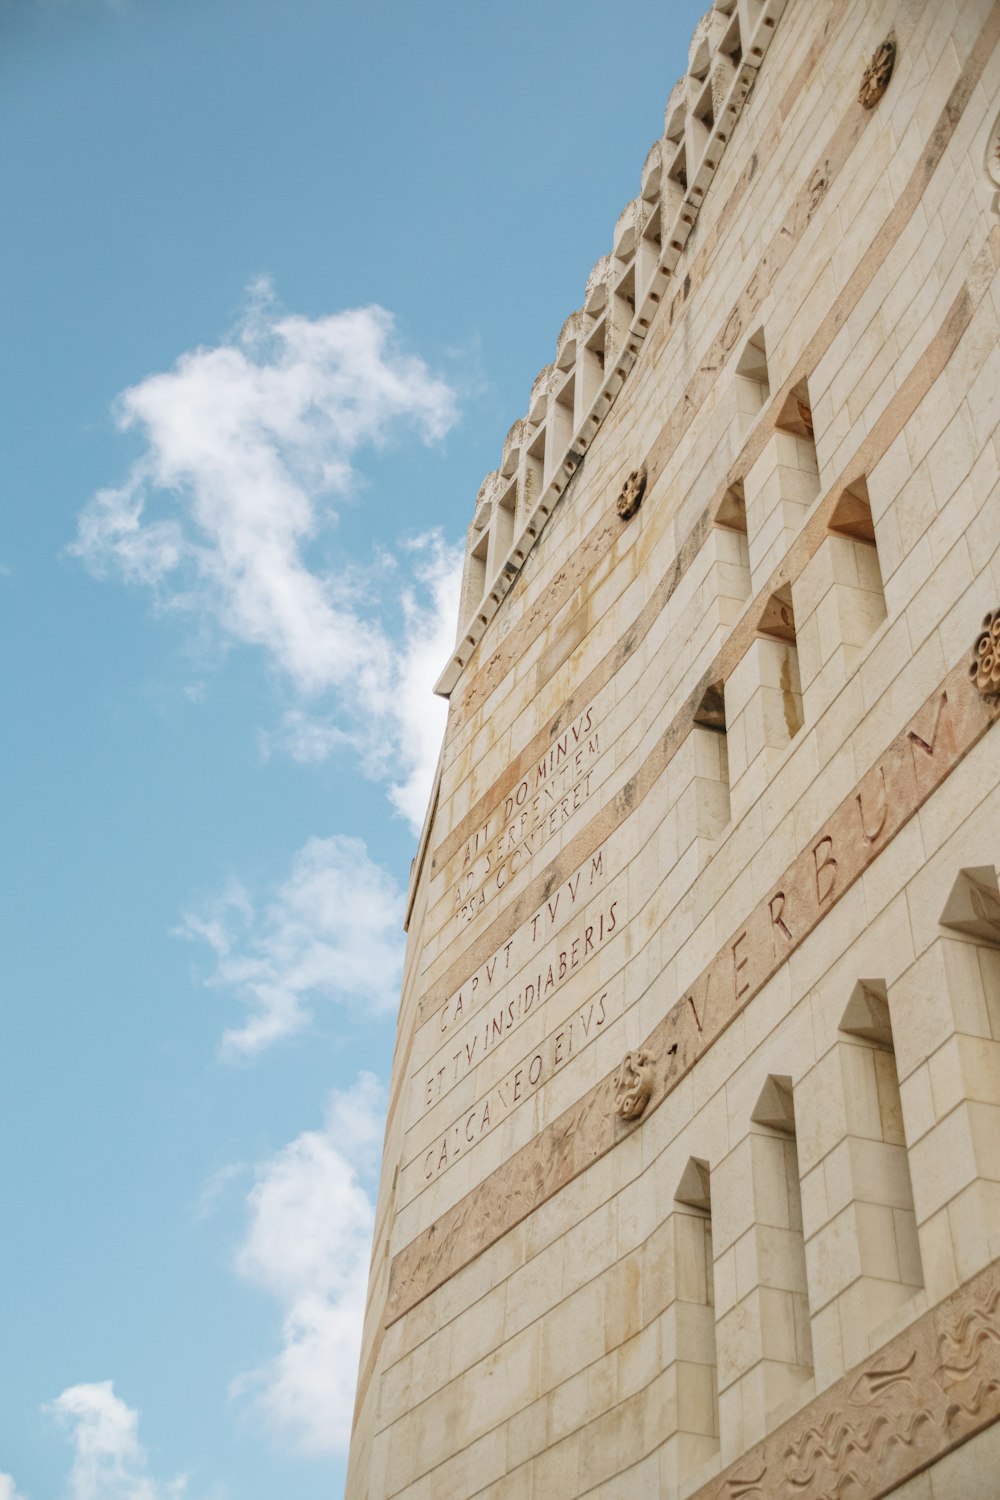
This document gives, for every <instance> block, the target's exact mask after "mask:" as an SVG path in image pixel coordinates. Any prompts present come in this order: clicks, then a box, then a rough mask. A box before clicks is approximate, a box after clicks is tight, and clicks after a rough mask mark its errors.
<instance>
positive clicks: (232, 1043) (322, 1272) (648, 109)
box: [0, 0, 699, 1500]
mask: <svg viewBox="0 0 1000 1500" xmlns="http://www.w3.org/2000/svg"><path fill="white" fill-rule="evenodd" d="M698 13H699V6H698V5H689V4H681V3H671V4H663V3H659V4H654V3H646V0H619V4H618V5H617V6H616V7H614V8H611V7H609V6H607V5H606V4H604V3H601V4H597V3H592V0H572V3H571V0H536V3H535V4H528V3H524V0H508V3H505V4H500V5H485V4H482V3H472V4H470V3H468V0H465V3H464V4H460V3H458V0H455V3H451V0H447V3H446V0H423V3H422V4H420V5H412V4H405V5H404V4H403V3H401V0H369V3H367V4H365V5H361V4H353V3H351V4H347V3H338V0H120V3H110V0H0V59H2V60H0V72H2V78H0V153H2V170H3V179H4V201H5V208H6V212H5V215H4V219H5V223H4V233H3V235H2V236H0V271H2V275H0V287H2V290H0V298H2V339H0V372H2V373H0V378H2V383H3V392H2V397H3V399H2V403H0V412H2V416H0V421H2V423H3V443H2V446H0V630H2V634H3V640H4V642H5V650H4V651H3V653H2V656H0V690H2V702H3V708H4V714H3V737H2V747H3V778H2V785H3V788H4V798H3V803H4V819H3V826H4V831H5V838H4V841H3V855H4V857H3V861H2V865H3V875H2V879H3V891H2V896H3V910H4V914H5V917H6V921H5V923H4V936H3V942H2V944H0V997H2V1016H3V1028H2V1033H0V1035H2V1044H0V1111H2V1116H0V1204H2V1208H0V1214H2V1220H0V1222H2V1231H3V1232H2V1237H0V1268H2V1275H0V1328H2V1331H3V1332H2V1339H0V1347H2V1354H0V1500H15V1497H16V1500H22V1497H23V1500H62V1497H68V1500H167V1497H170V1500H178V1497H181V1496H183V1497H184V1500H274V1497H275V1496H276V1495H279V1496H282V1497H284V1496H288V1497H296V1500H318V1497H320V1496H322V1497H324V1500H329V1497H330V1496H333V1495H337V1494H339V1493H340V1491H341V1487H342V1483H343V1471H344V1442H345V1431H346V1426H347V1424H348V1423H349V1415H350V1402H351V1390H352V1387H353V1381H354V1373H355V1370H354V1361H355V1357H356V1356H355V1345H354V1341H355V1340H356V1337H357V1319H356V1308H357V1305H358V1302H359V1299H360V1297H361V1295H362V1291H363V1284H364V1275H365V1267H366V1261H367V1238H368V1235H369V1232H370V1223H371V1215H372V1194H373V1189H374V1184H375V1181H376V1172H377V1159H378V1150H379V1146H380V1143H381V1133H382V1121H381V1111H382V1109H383V1101H384V1090H385V1086H386V1083H387V1080H388V1076H389V1067H390V1060H391V1052H392V1042H393V1026H394V1017H393V1008H394V1001H395V986H396V981H397V976H398V972H399V965H400V962H401V954H402V934H401V932H400V919H401V910H402V901H403V892H404V889H405V883H406V878H407V872H408V867H409V861H410V858H411V856H412V853H413V850H414V843H415V831H414V825H415V823H417V824H418V823H419V820H420V813H421V809H422V801H423V798H424V797H425V795H426V789H427V784H428V777H429V773H430V770H431V769H432V768H433V761H434V758H435V755H436V746H437V738H438V737H439V735H440V732H441V727H442V719H441V717H440V713H437V714H435V710H434V703H433V701H432V700H431V699H430V698H429V696H428V689H429V684H430V682H431V681H433V679H434V677H435V676H436V675H437V671H438V670H439V669H440V667H441V666H443V664H444V661H445V657H446V655H447V650H448V645H449V643H450V636H451V634H452V627H453V616H452V611H453V608H454V584H455V560H456V555H457V549H458V547H459V546H460V543H461V540H462V537H463V534H464V530H465V527H466V525H467V524H468V521H469V519H470V517H471V510H472V504H473V500H474V496H475V493H476V490H477V488H478V486H479V483H480V481H481V480H482V478H483V476H484V474H485V473H486V472H487V471H488V470H489V469H491V468H492V467H493V466H494V465H495V463H496V462H497V459H498V457H499V452H500V445H501V442H502V439H503V435H504V433H505V432H506V430H507V428H508V426H509V425H510V423H511V422H512V421H513V420H514V419H515V418H516V417H518V416H520V415H522V414H523V411H524V409H525V406H526V403H527V398H528V393H529V390H530V386H531V382H532V380H533V378H534V376H535V374H536V373H537V371H538V370H539V369H540V368H541V367H542V366H543V365H544V364H545V363H547V362H548V360H549V359H550V358H551V357H552V353H553V351H554V347H555V338H556V335H557V333H558V331H559V328H560V326H561V324H562V322H563V320H564V318H565V317H566V316H567V315H568V313H569V312H571V311H572V310H573V309H574V308H575V307H577V306H578V305H579V303H580V301H581V300H582V293H583V287H584V283H585V280H586V276H587V273H588V271H589V270H590V268H591V266H592V265H593V263H594V261H595V260H597V259H598V257H599V256H600V255H602V254H604V253H605V252H606V251H607V249H608V248H609V247H610V239H611V232H612V228H613V226H614V222H615V219H616V218H617V215H618V213H619V211H620V210H621V208H622V207H623V206H624V204H625V203H626V201H627V200H628V199H629V198H630V197H631V196H633V194H634V193H635V192H636V191H637V189H638V184H639V174H640V170H641V167H642V162H643V159H644V157H645V154H646V151H647V149H648V147H649V146H650V144H651V143H652V141H653V140H654V139H655V138H656V136H657V135H658V134H659V133H660V131H661V129H662V108H663V104H664V102H665V100H666V98H667V95H668V94H669V91H670V88H671V86H672V84H673V81H674V79H675V78H676V77H677V76H679V74H680V73H681V72H682V70H683V67H684V65H685V62H686V55H687V46H688V41H689V38H690V36H691V33H692V31H693V28H694V25H695V22H696V20H697V17H698Z"/></svg>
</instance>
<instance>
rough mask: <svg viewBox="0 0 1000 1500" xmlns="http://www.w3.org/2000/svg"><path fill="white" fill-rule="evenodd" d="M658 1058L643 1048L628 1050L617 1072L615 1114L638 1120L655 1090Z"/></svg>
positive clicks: (615, 1079)
mask: <svg viewBox="0 0 1000 1500" xmlns="http://www.w3.org/2000/svg"><path fill="white" fill-rule="evenodd" d="M655 1061H656V1059H655V1058H654V1057H653V1054H652V1053H651V1052H645V1051H643V1050H642V1049H641V1048H640V1049H639V1050H637V1051H635V1052H626V1054H625V1056H624V1057H623V1058H622V1060H621V1062H620V1064H619V1065H618V1071H617V1073H616V1074H615V1078H614V1085H615V1114H616V1115H619V1116H620V1117H621V1119H623V1120H637V1119H638V1118H639V1116H640V1115H641V1114H642V1112H643V1110H644V1109H645V1108H646V1105H647V1104H648V1103H649V1100H650V1097H651V1095H652V1092H653V1083H654V1076H653V1064H654V1063H655Z"/></svg>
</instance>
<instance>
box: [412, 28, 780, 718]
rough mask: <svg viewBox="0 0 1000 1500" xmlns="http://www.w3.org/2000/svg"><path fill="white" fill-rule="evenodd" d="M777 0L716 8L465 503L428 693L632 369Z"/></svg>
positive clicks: (490, 608) (453, 676) (466, 642)
mask: <svg viewBox="0 0 1000 1500" xmlns="http://www.w3.org/2000/svg"><path fill="white" fill-rule="evenodd" d="M786 4H787V0H714V4H713V6H712V9H711V10H710V11H708V12H707V14H706V15H704V16H703V17H702V19H701V20H700V21H699V23H698V25H697V26H696V28H695V32H694V36H693V38H692V40H691V46H690V48H689V51H688V66H687V71H686V73H685V75H684V77H683V78H681V79H679V80H678V82H677V83H676V84H675V85H674V87H673V89H672V91H671V94H670V97H669V99H668V100H667V105H666V109H665V111H664V128H663V135H662V136H661V137H660V139H659V140H657V141H655V142H654V143H653V146H652V148H651V149H650V151H649V154H648V155H647V157H646V160H645V163H644V165H643V169H642V178H641V184H640V191H639V196H638V197H636V198H633V199H632V201H631V202H630V203H628V204H626V206H625V208H624V209H623V210H622V212H621V214H620V215H619V216H618V221H617V223H616V224H615V228H614V234H613V236H612V248H611V253H610V254H609V255H604V256H602V257H601V259H600V260H599V261H598V262H597V264H596V265H595V266H594V268H593V270H592V271H591V273H590V275H589V276H588V278H587V285H586V289H585V293H584V301H583V306H582V307H581V308H579V309H578V310H577V311H576V312H573V313H570V315H569V317H568V318H567V319H566V321H565V323H564V324H563V326H562V329H561V330H560V333H559V337H558V339H557V340H556V351H555V358H554V360H553V363H552V364H550V365H546V366H545V368H544V369H543V370H541V371H540V372H539V374H538V375H537V376H536V378H535V381H534V383H533V385H532V387H531V396H530V399H529V403H528V410H527V413H526V414H525V416H524V417H521V418H519V419H518V420H517V421H516V422H515V423H514V424H513V426H512V427H511V428H510V430H509V432H508V433H507V436H506V437H505V439H504V443H503V449H502V452H501V457H500V464H499V467H498V468H497V469H494V470H492V471H491V472H490V473H489V474H487V476H486V478H485V479H484V480H483V482H482V484H481V485H480V487H479V491H478V493H477V495H476V503H475V510H474V514H473V520H472V525H471V526H470V528H469V534H468V541H467V546H466V556H465V568H464V573H463V579H462V598H461V605H460V609H459V628H458V636H457V641H456V646H455V651H454V653H453V655H452V657H451V659H450V661H449V662H448V665H447V666H446V667H445V669H444V671H443V672H442V673H441V676H440V678H439V679H438V681H437V683H436V685H435V692H437V693H439V694H440V695H441V696H443V697H446V698H447V697H449V696H450V695H451V693H452V692H453V691H454V688H455V686H456V684H457V683H458V681H459V678H460V677H461V674H462V671H463V669H464V668H465V666H466V664H467V662H468V661H469V659H470V657H471V656H472V653H473V652H474V651H475V649H476V646H477V645H478V644H479V641H480V640H481V639H482V636H483V632H484V631H485V629H486V627H487V625H488V624H489V622H490V620H491V619H492V618H493V616H494V615H495V614H496V612H497V610H498V608H499V607H500V604H501V602H502V600H503V598H504V596H505V595H506V594H507V592H508V590H509V589H510V587H511V585H512V583H513V581H514V579H515V578H516V577H517V575H518V573H519V572H520V570H521V568H522V567H523V565H524V563H525V561H526V559H527V557H528V555H529V553H530V552H531V549H532V547H533V546H534V545H535V543H536V541H537V540H538V538H539V536H540V535H541V534H542V532H543V530H544V529H545V525H546V522H547V521H548V518H549V516H550V515H551V513H552V511H553V509H554V508H555V505H556V502H557V501H558V500H559V497H560V496H561V494H562V493H563V491H564V490H565V488H566V486H567V484H568V483H569V481H570V479H571V478H572V476H573V474H574V472H575V471H576V469H577V467H578V466H579V464H580V462H581V460H582V459H583V457H584V454H585V453H586V451H587V449H588V447H589V446H590V444H591V443H592V442H593V440H594V437H595V435H596V433H597V431H598V430H599V428H600V426H601V423H602V422H603V420H604V417H605V416H606V415H607V413H608V411H609V410H610V408H611V406H612V404H613V402H614V400H615V398H616V396H617V395H618V392H619V391H620V390H621V388H622V385H623V384H624V382H625V380H626V378H627V376H628V374H629V371H630V370H631V368H632V366H633V364H634V363H635V361H636V358H637V356H638V354H639V351H640V349H641V347H642V344H643V341H644V340H645V338H646V335H647V333H648V332H649V328H650V325H651V323H652V320H653V318H654V316H655V314H656V310H657V307H658V306H659V304H660V303H661V302H662V301H663V298H664V296H665V294H666V292H667V291H668V289H669V285H670V282H671V281H672V280H673V279H675V278H676V277H677V275H678V273H679V270H680V268H681V262H682V259H683V256H684V249H685V245H686V243H687V240H688V237H689V235H690V233H691V230H692V228H693V227H694V224H695V221H696V219H697V217H698V213H699V210H700V208H701V205H702V203H703V202H704V199H705V194H706V192H707V190H708V186H709V183H710V182H711V181H712V178H713V177H714V176H715V173H716V172H717V171H718V168H719V165H720V163H721V161H722V157H723V155H724V154H725V150H726V146H727V144H728V142H729V139H730V137H731V135H732V132H733V127H734V126H735V124H736V121H737V120H738V118H739V116H740V113H741V111H742V109H743V105H744V102H745V101H746V98H747V95H748V94H749V92H750V88H751V86H752V84H753V81H754V78H755V76H756V73H757V70H758V68H759V67H760V65H761V63H762V62H763V60H764V56H765V54H766V52H767V49H768V46H769V45H770V42H771V38H772V36H773V35H774V31H775V27H776V26H777V23H778V21H779V20H780V19H781V16H782V13H783V12H784V9H785V6H786Z"/></svg>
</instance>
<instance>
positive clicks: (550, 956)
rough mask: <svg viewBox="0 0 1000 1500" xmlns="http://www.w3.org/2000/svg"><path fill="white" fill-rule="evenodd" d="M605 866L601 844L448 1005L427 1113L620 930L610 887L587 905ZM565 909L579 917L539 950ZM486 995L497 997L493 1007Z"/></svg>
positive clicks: (430, 1073) (426, 1090)
mask: <svg viewBox="0 0 1000 1500" xmlns="http://www.w3.org/2000/svg"><path fill="white" fill-rule="evenodd" d="M604 866H605V851H604V849H603V848H601V849H598V851H597V853H596V854H594V855H592V856H591V858H590V859H589V860H588V861H587V862H586V864H584V865H582V866H581V867H580V869H579V870H577V871H575V873H574V874H573V875H571V876H570V877H569V879H568V880H566V881H565V882H564V883H563V884H562V885H561V886H560V887H559V889H558V890H556V891H555V892H554V893H553V894H552V896H550V898H549V899H548V901H546V902H545V905H544V906H541V907H539V909H538V911H537V912H535V914H534V916H532V917H529V918H528V920H527V922H525V923H524V925H523V926H522V927H519V928H518V930H517V931H516V932H515V933H514V934H513V936H512V937H511V938H510V939H509V940H508V942H506V943H505V944H504V945H503V947H502V948H498V949H497V951H496V953H494V954H493V955H492V957H491V958H489V959H487V961H486V963H485V964H484V965H483V967H482V968H481V969H478V970H477V971H476V973H475V974H473V975H472V976H471V977H470V978H469V980H467V982H466V983H465V984H464V985H463V986H462V988H461V989H460V990H459V991H458V992H457V994H455V995H452V996H450V998H449V999H448V1000H446V1001H445V1003H444V1004H443V1005H442V1006H441V1009H440V1011H439V1012H438V1017H439V1022H438V1024H439V1030H440V1033H441V1036H442V1038H443V1039H444V1040H443V1042H442V1044H441V1046H440V1047H439V1048H438V1050H437V1052H436V1055H435V1057H434V1059H433V1060H432V1062H431V1065H430V1067H429V1068H426V1069H425V1070H424V1073H423V1083H422V1085H421V1108H422V1110H423V1111H424V1112H425V1113H426V1112H427V1110H429V1109H432V1108H433V1107H434V1106H435V1105H436V1104H437V1103H438V1102H439V1101H440V1100H441V1099H442V1098H443V1097H444V1096H445V1094H447V1093H450V1091H451V1090H452V1089H453V1088H454V1087H455V1086H456V1084H458V1083H460V1082H461V1081H462V1079H463V1078H465V1076H466V1075H467V1074H468V1073H470V1072H471V1071H472V1070H473V1069H474V1068H477V1067H478V1066H479V1064H480V1063H481V1062H482V1061H483V1059H484V1058H485V1057H486V1056H487V1055H488V1054H489V1053H491V1052H492V1051H494V1050H495V1048H496V1047H497V1046H498V1045H499V1043H500V1042H502V1041H503V1040H504V1039H505V1038H506V1037H507V1036H509V1035H510V1033H511V1032H512V1031H513V1030H514V1029H515V1028H516V1027H518V1026H519V1025H520V1024H521V1022H522V1021H524V1020H526V1019H527V1017H528V1016H529V1015H531V1014H533V1013H534V1012H535V1010H536V1008H537V1007H538V1006H539V1005H542V1004H544V1002H545V1001H546V1000H547V999H548V998H549V996H550V995H551V994H553V993H554V992H555V991H556V990H558V989H560V988H561V987H562V985H563V984H564V983H565V982H566V981H567V980H568V979H570V978H572V976H573V975H574V974H576V973H578V972H579V970H580V969H582V967H583V966H584V964H586V963H587V962H588V960H589V959H590V958H592V957H593V955H594V954H595V953H597V952H599V951H600V949H601V948H602V947H603V946H604V944H605V943H606V942H607V941H608V940H609V938H611V937H613V936H614V934H615V933H616V932H618V931H619V930H620V927H621V912H620V909H619V908H620V905H621V903H620V901H619V900H616V899H614V898H612V897H611V895H610V892H609V893H608V896H606V897H605V900H604V903H603V904H602V905H601V906H600V907H599V908H597V909H596V910H595V909H594V907H593V906H591V907H589V908H588V909H586V910H585V911H584V910H583V907H584V901H585V899H586V898H588V897H589V896H591V894H592V893H593V891H594V889H595V886H596V887H599V886H601V885H603V883H604ZM566 914H569V915H570V917H571V922H572V925H570V926H568V927H564V928H563V934H562V936H560V937H558V938H553V941H552V944H551V946H550V947H548V948H546V949H544V950H543V951H542V953H541V954H540V955H539V956H538V957H537V958H536V957H535V956H534V954H535V953H536V952H537V949H538V946H539V945H540V944H544V943H546V942H547V940H548V938H549V937H550V935H551V934H553V932H554V930H555V928H556V926H557V925H559V924H560V918H561V917H562V916H565V915H566ZM574 914H576V916H575V921H573V920H572V919H573V916H574ZM518 979H520V981H521V982H520V983H519V984H518V986H517V990H516V992H515V993H514V994H513V995H511V994H510V989H511V988H512V987H513V983H511V984H508V981H512V982H517V980H518ZM487 1002H492V1003H490V1004H489V1007H488V1008H486V1006H487ZM456 1032H457V1034H456Z"/></svg>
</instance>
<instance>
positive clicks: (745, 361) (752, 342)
mask: <svg viewBox="0 0 1000 1500" xmlns="http://www.w3.org/2000/svg"><path fill="white" fill-rule="evenodd" d="M770 399H771V386H770V381H769V378H768V372H767V349H766V346H765V343H764V330H763V328H758V329H757V332H756V333H754V334H752V335H751V336H750V338H749V339H748V340H747V342H746V344H745V345H744V348H743V353H742V354H741V355H740V358H739V361H738V362H737V365H736V409H737V412H738V415H739V419H740V432H741V435H744V436H745V435H746V433H747V432H748V431H749V430H750V428H751V427H752V426H753V424H754V422H755V421H756V420H757V418H758V416H759V415H760V413H761V411H763V409H764V407H765V406H766V405H767V403H768V401H770Z"/></svg>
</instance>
